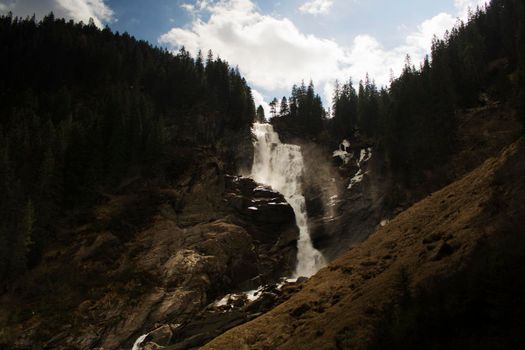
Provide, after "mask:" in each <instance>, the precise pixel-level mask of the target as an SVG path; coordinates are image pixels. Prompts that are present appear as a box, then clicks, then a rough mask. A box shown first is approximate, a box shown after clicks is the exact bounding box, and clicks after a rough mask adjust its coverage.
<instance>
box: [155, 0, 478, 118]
mask: <svg viewBox="0 0 525 350" xmlns="http://www.w3.org/2000/svg"><path fill="white" fill-rule="evenodd" d="M454 1H455V4H456V9H457V13H456V14H449V13H440V14H438V15H436V16H434V17H432V18H430V19H428V20H425V21H423V22H422V23H421V24H420V25H419V26H417V27H416V28H415V29H414V30H413V31H412V32H409V33H408V34H407V35H406V37H405V40H404V42H403V43H402V44H400V45H398V46H396V47H389V48H387V47H385V46H384V45H383V44H382V43H381V42H380V41H379V40H377V39H376V38H374V37H373V36H371V35H368V34H362V35H358V36H356V37H355V38H354V40H353V42H352V44H351V45H350V46H349V47H343V46H341V45H339V44H338V43H337V42H335V41H334V40H330V39H325V38H320V37H318V36H315V35H311V34H306V33H303V32H301V31H300V30H299V29H298V28H297V27H296V26H295V24H294V23H293V22H292V21H291V20H289V19H287V18H277V17H274V16H270V15H264V14H261V13H260V12H259V10H258V9H257V8H256V6H255V4H254V3H253V2H252V1H251V0H219V1H215V2H211V1H205V0H199V1H197V2H196V3H195V8H196V13H197V15H196V17H195V19H194V21H193V22H192V23H191V25H190V26H189V27H185V28H178V27H175V28H173V29H171V30H170V31H169V32H167V33H165V34H163V35H162V36H161V37H160V38H159V42H160V43H162V44H166V45H168V46H169V47H172V48H173V49H178V48H179V47H180V46H183V45H184V46H185V47H186V49H187V50H189V51H190V52H193V53H196V52H197V51H198V50H199V49H202V50H203V51H206V50H208V49H212V50H213V52H214V53H215V54H218V55H220V57H222V58H224V59H226V60H227V61H228V62H230V63H231V64H233V65H238V66H239V68H240V70H241V72H242V74H243V75H244V76H245V77H246V78H247V80H248V82H249V83H250V85H251V86H252V87H253V88H255V89H256V90H254V98H255V100H256V104H262V105H263V106H264V107H265V110H266V111H268V109H267V108H268V107H267V103H265V102H264V99H263V95H262V94H261V93H259V91H263V92H265V93H266V95H271V94H272V93H271V92H272V91H276V90H280V91H282V90H289V89H290V88H291V86H292V85H293V84H294V83H299V82H300V81H301V80H303V79H304V80H306V81H308V80H309V79H312V80H313V81H314V83H315V84H316V87H317V90H318V91H320V92H322V93H323V94H324V97H325V101H327V102H328V101H330V99H331V97H330V96H331V93H332V91H333V82H334V81H335V79H340V80H341V81H346V80H347V79H348V78H349V77H352V79H353V81H354V83H356V84H357V83H358V82H359V80H362V79H364V78H365V76H366V74H367V73H368V74H369V76H370V78H371V79H374V80H375V82H376V83H377V84H378V85H379V86H382V85H387V84H388V83H389V80H390V77H391V73H392V72H393V73H394V76H398V75H399V74H400V73H401V71H402V69H403V67H404V63H405V57H406V55H407V54H409V55H410V56H411V58H412V62H413V63H414V64H415V65H416V66H417V65H418V64H419V62H421V61H422V60H423V58H424V57H425V55H427V54H429V53H430V47H431V43H432V38H433V37H434V35H437V36H438V37H442V36H443V34H444V33H445V31H446V30H449V29H451V28H452V27H453V26H454V24H455V23H456V22H457V20H458V18H460V17H461V16H462V15H463V12H464V11H466V10H465V9H466V8H468V7H469V6H471V7H472V6H473V5H478V4H481V3H482V2H484V1H481V0H454ZM199 11H206V14H207V15H209V16H207V17H206V18H207V20H203V19H202V18H201V17H200V16H199V15H198V13H199ZM465 13H466V12H465ZM257 90H258V91H257Z"/></svg>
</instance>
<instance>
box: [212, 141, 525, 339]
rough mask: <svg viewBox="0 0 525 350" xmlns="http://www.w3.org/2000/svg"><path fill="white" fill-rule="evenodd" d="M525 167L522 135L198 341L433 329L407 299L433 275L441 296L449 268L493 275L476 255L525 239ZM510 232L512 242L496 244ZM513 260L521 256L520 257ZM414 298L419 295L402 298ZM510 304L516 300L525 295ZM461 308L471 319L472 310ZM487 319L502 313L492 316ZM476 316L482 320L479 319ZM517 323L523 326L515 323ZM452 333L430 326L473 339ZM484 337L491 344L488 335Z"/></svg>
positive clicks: (470, 290) (497, 303)
mask: <svg viewBox="0 0 525 350" xmlns="http://www.w3.org/2000/svg"><path fill="white" fill-rule="evenodd" d="M524 173H525V142H524V141H523V140H520V141H517V142H515V143H514V144H512V145H511V146H509V147H507V148H506V149H505V150H504V151H503V152H502V153H501V154H500V155H499V156H497V157H493V158H490V159H488V160H487V161H485V162H484V163H483V164H482V165H481V166H479V167H478V168H476V169H475V170H473V171H472V172H470V173H468V174H467V175H465V176H464V177H463V178H461V179H460V180H458V181H456V182H454V183H452V184H451V185H449V186H447V187H445V188H443V189H442V190H440V191H438V192H436V193H434V194H432V195H431V196H428V197H427V198H426V199H424V200H422V201H421V202H419V203H417V204H415V205H414V206H412V207H411V208H409V209H408V210H406V211H404V212H403V213H401V214H400V215H399V216H397V217H396V218H395V219H394V220H393V221H392V222H391V223H390V224H389V225H388V226H386V227H384V228H381V229H379V230H378V231H377V232H376V233H375V234H373V235H372V236H371V237H370V238H369V239H368V240H367V241H365V242H364V243H362V244H361V245H359V246H357V247H355V248H353V249H352V250H351V251H349V252H348V253H347V254H345V255H344V256H343V257H341V258H340V259H338V260H336V261H334V262H333V263H332V264H330V266H328V267H326V268H325V269H323V270H321V271H320V272H319V273H318V274H317V275H316V276H314V277H313V278H312V279H311V280H310V281H309V282H308V284H307V285H306V286H305V288H304V289H303V290H302V291H301V292H300V293H298V294H296V295H295V296H294V297H292V298H291V299H290V300H289V301H288V302H286V303H284V304H282V305H280V306H279V307H277V308H276V309H274V310H272V311H271V312H269V313H267V314H265V315H264V316H262V317H260V318H258V319H256V320H254V321H252V322H250V323H247V324H245V325H242V326H240V327H238V328H235V329H233V330H231V331H229V332H227V333H225V334H223V335H222V336H220V337H218V338H216V339H215V340H214V341H212V342H211V343H209V344H207V345H206V346H205V347H204V349H362V348H373V347H377V348H384V346H385V344H390V343H391V342H393V341H394V340H392V339H393V338H395V337H396V336H397V337H398V338H400V339H398V341H399V342H400V344H403V343H404V342H405V343H406V341H409V340H410V339H405V338H404V336H403V334H404V332H405V333H407V334H408V333H409V332H408V331H407V329H408V330H410V329H411V327H412V328H414V327H415V328H416V329H415V331H417V332H419V333H422V332H423V333H424V332H428V333H429V334H432V333H433V332H432V331H433V330H428V329H417V326H418V325H417V318H416V317H415V316H417V313H418V312H419V310H415V311H414V312H413V314H414V315H415V316H414V317H412V319H411V318H410V315H408V314H409V313H410V312H409V311H410V310H411V308H412V309H414V308H416V309H417V306H418V305H420V306H421V305H422V300H426V299H424V297H423V295H425V293H426V292H425V291H428V290H429V288H433V287H435V286H436V281H443V283H445V284H444V285H442V289H443V291H442V292H441V293H442V294H443V293H445V295H444V298H447V296H446V292H447V289H448V287H449V286H448V285H446V283H452V282H451V281H452V280H451V278H454V276H469V275H470V274H471V273H474V274H477V275H476V276H479V280H487V279H488V280H490V279H494V277H495V276H496V277H497V275H498V272H497V271H496V272H495V273H494V272H493V274H492V275H491V274H490V273H488V272H487V273H486V271H479V270H480V269H476V267H477V266H480V264H481V263H483V264H485V265H486V266H488V267H491V266H494V264H495V263H494V262H493V261H482V260H483V259H482V257H483V256H485V257H486V256H494V259H495V261H502V260H501V257H505V256H508V255H509V254H511V252H510V251H511V250H512V247H515V246H516V244H518V245H519V244H522V243H523V241H524V240H523V239H522V238H521V236H522V231H523V229H522V227H523V226H522V224H523V223H524V222H523V221H524V220H525V219H524V218H525V208H524V204H523V199H524V198H525V189H524V187H525V185H524V180H523V179H522V174H524ZM513 241H516V242H517V243H515V244H513V243H509V244H498V242H513ZM522 246H523V245H522ZM506 250H509V254H507V252H506ZM491 254H492V255H491ZM522 258H523V257H522V256H521V255H519V254H518V257H517V258H516V259H518V260H519V261H520V262H521V261H523V260H520V259H522ZM505 263H506V262H505V261H504V260H503V263H500V265H502V266H503V267H502V269H503V271H509V268H507V266H506V265H505ZM514 265H516V266H519V263H518V264H514ZM509 266H510V265H509ZM520 276H521V274H520V273H519V271H515V272H513V271H510V274H508V276H507V277H509V278H507V279H505V280H502V281H501V283H504V282H507V280H514V279H517V278H519V277H520ZM502 278H503V277H502ZM495 282H496V284H497V282H498V281H497V280H496V281H495ZM456 284H457V282H456ZM438 285H439V284H438ZM484 287H485V285H484V284H480V283H477V284H476V283H473V284H470V285H466V286H465V287H464V288H463V289H462V288H457V287H456V285H451V286H450V288H451V289H450V290H451V293H460V292H459V290H461V291H463V292H465V294H466V295H477V294H483V290H482V289H483V288H484ZM500 287H501V286H500ZM518 287H519V288H521V287H522V285H521V284H518ZM505 288H506V286H505V287H503V289H505ZM508 288H511V287H510V286H509V287H508ZM436 293H440V292H436ZM518 293H519V291H518ZM427 294H428V293H427ZM496 294H497V293H496ZM507 294H508V293H499V294H497V295H496V296H495V297H494V298H496V299H495V300H494V301H493V302H492V307H493V308H494V309H495V310H496V311H495V312H496V313H501V312H502V308H504V307H503V306H501V305H503V304H504V303H505V300H500V299H505V298H507V299H508V297H509V296H508V295H507ZM511 294H512V292H511ZM436 295H437V296H440V295H439V294H436ZM512 295H513V296H515V295H514V294H512ZM451 297H452V298H454V297H456V296H451ZM410 298H411V299H412V300H415V301H414V302H412V303H410V302H407V299H410ZM467 298H469V297H467ZM456 299H457V298H456ZM481 299H483V298H481ZM429 300H432V298H430V299H429ZM468 301H470V300H467V302H468ZM423 304H424V303H423ZM460 304H461V302H460ZM483 307H484V306H483V305H482V306H480V308H483ZM514 307H518V309H520V308H521V307H522V305H514ZM407 310H408V311H407ZM521 310H523V309H521ZM465 312H466V313H467V316H468V317H467V319H470V318H469V317H471V316H472V315H470V314H468V312H467V311H465ZM407 315H408V316H407ZM462 315H463V314H462ZM463 316H465V315H463ZM429 317H437V318H438V321H439V317H442V318H443V317H444V318H443V319H442V321H443V322H448V320H447V319H446V315H445V316H443V315H441V316H438V315H429ZM492 321H493V322H498V320H497V319H493V320H492ZM402 322H405V325H404V326H403V324H402ZM479 322H480V324H484V321H483V320H479ZM486 322H489V323H490V322H491V320H487V321H486ZM486 322H485V323H486ZM522 323H523V322H522ZM400 324H401V325H400ZM501 326H503V325H501ZM403 327H404V329H403ZM421 327H422V326H420V327H419V328H421ZM498 327H500V325H498V324H494V325H493V327H492V328H491V329H492V330H493V333H495V334H497V336H496V337H495V338H494V337H493V338H491V339H492V340H493V341H494V339H497V340H499V341H508V342H511V341H512V339H511V338H512V334H511V335H509V334H505V332H504V330H502V329H498ZM489 328H490V327H489ZM514 328H516V329H518V330H519V329H523V327H521V326H520V325H519V324H518V325H514ZM478 332H483V330H478ZM456 333H457V334H453V335H452V334H437V335H436V334H434V336H436V339H437V340H436V341H437V342H439V340H440V338H441V340H443V339H447V338H451V337H455V338H458V339H459V340H458V339H456V342H455V343H454V344H456V345H457V347H459V348H460V347H461V346H460V345H458V344H463V347H464V348H470V347H471V346H469V345H465V344H469V343H468V341H469V340H468V339H466V340H465V338H469V337H468V336H464V335H462V333H461V332H456ZM513 334H520V333H519V332H516V333H513ZM481 335H483V334H481ZM498 336H499V338H498ZM415 337H416V338H417V335H416V336H415ZM472 337H473V336H472V335H471V336H470V338H472ZM487 337H488V335H487ZM414 342H416V340H414ZM466 342H467V343H466ZM479 342H481V341H479ZM381 344H383V346H381ZM440 344H441V345H439V344H438V345H437V346H438V347H437V348H445V345H443V344H444V343H443V341H442V342H441V343H440ZM427 345H428V344H427ZM456 345H453V346H450V347H456ZM501 345H503V348H505V345H504V344H501ZM485 346H486V347H485V348H490V346H489V345H488V343H486V344H485ZM487 346H489V347H487ZM388 347H389V348H395V347H396V345H395V344H393V345H392V344H390V345H389V346H388ZM406 348H409V346H407V347H406ZM413 348H417V346H415V345H414V346H413ZM482 348H483V347H482Z"/></svg>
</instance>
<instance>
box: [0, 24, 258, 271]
mask: <svg viewBox="0 0 525 350" xmlns="http://www.w3.org/2000/svg"><path fill="white" fill-rule="evenodd" d="M0 42H1V43H2V45H0V67H1V68H0V70H1V73H0V117H1V119H0V187H1V191H0V192H1V193H2V197H1V198H0V200H1V202H0V215H1V218H0V223H1V224H0V242H1V243H0V249H1V251H0V276H1V278H0V279H1V280H3V281H7V280H9V279H13V278H15V277H17V276H19V275H20V274H22V273H23V272H24V271H25V269H26V268H27V267H28V264H30V263H31V259H33V261H34V260H36V259H38V255H39V253H40V252H41V250H42V249H43V247H45V245H46V242H48V241H50V240H52V239H53V232H54V229H55V228H54V227H53V223H56V221H57V220H60V218H61V216H63V214H64V211H66V210H72V209H74V208H79V207H82V206H86V205H92V204H93V203H94V201H96V199H97V195H98V194H100V193H103V192H104V191H111V190H113V189H114V188H115V187H118V185H119V184H120V183H121V182H122V180H123V179H126V178H132V177H134V176H143V177H155V178H159V172H162V171H163V170H164V169H162V162H163V160H164V159H165V157H166V152H168V151H169V149H168V148H167V144H168V143H181V144H189V145H197V144H204V145H205V144H215V143H216V142H218V141H220V140H221V138H222V137H223V136H224V135H225V134H226V133H227V132H229V131H230V132H231V131H238V130H246V128H248V129H249V126H250V125H251V123H252V121H253V118H254V114H255V107H254V104H253V99H252V95H251V90H250V88H249V87H248V86H247V84H246V81H245V80H244V79H243V78H242V77H241V76H240V74H239V71H238V70H237V69H235V68H232V67H230V66H229V65H228V63H227V62H225V61H223V60H221V59H220V58H214V57H213V53H212V52H209V53H208V55H207V57H203V55H202V54H201V53H200V54H199V55H198V56H197V57H196V58H195V59H194V58H192V57H191V56H190V54H189V53H188V52H186V51H185V50H184V49H182V50H181V51H180V52H179V53H178V54H177V55H172V54H171V53H169V52H167V51H166V50H162V49H158V48H154V47H152V46H151V45H149V44H148V43H146V42H143V41H137V40H135V39H134V38H132V37H130V36H129V35H128V34H126V33H124V34H118V33H112V32H111V31H110V30H109V29H107V28H106V29H104V30H100V29H98V28H97V27H96V26H95V25H94V24H93V23H90V24H82V23H73V22H72V21H70V22H66V21H65V20H63V19H55V18H54V16H53V15H52V14H51V15H49V16H47V17H45V18H44V19H43V20H42V21H36V20H35V18H34V17H33V18H27V19H21V18H14V17H13V16H11V15H9V16H3V17H1V18H0ZM196 119H198V120H196ZM168 129H170V130H175V131H174V132H171V135H170V136H169V137H171V138H172V140H168V139H167V137H168V135H167V132H166V130H168Z"/></svg>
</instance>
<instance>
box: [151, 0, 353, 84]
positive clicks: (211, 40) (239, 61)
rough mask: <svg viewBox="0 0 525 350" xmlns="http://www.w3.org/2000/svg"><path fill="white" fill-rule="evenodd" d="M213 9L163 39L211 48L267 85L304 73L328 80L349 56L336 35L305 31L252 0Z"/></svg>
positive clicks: (194, 48)
mask: <svg viewBox="0 0 525 350" xmlns="http://www.w3.org/2000/svg"><path fill="white" fill-rule="evenodd" d="M208 10H209V11H210V18H209V20H208V21H206V22H205V21H202V20H201V19H198V18H197V19H196V20H195V21H194V22H193V23H192V25H191V27H190V28H173V29H172V30H170V31H169V32H168V33H165V34H163V35H162V36H161V37H160V39H159V41H160V43H162V44H167V45H169V46H171V47H173V48H178V47H180V46H185V47H186V49H187V50H188V51H190V52H193V53H195V52H197V51H198V50H199V49H203V50H207V49H211V50H212V51H213V52H215V53H216V54H219V55H220V56H221V57H222V58H225V59H226V60H227V61H229V62H230V63H232V64H235V65H239V67H240V68H241V70H242V72H243V74H244V75H245V76H246V78H247V79H248V80H249V81H250V82H251V83H253V84H255V86H256V87H259V88H263V89H266V90H274V89H279V88H286V89H288V88H290V87H291V85H292V84H293V83H296V82H298V81H301V79H310V78H312V79H314V80H315V81H321V80H325V77H326V76H327V75H328V76H332V75H334V74H336V72H337V70H338V67H339V64H340V63H341V58H343V57H344V52H343V49H342V48H341V47H340V46H339V45H338V44H337V43H335V42H334V41H332V40H327V39H320V38H318V37H316V36H313V35H305V34H303V33H301V32H300V31H299V29H298V28H297V27H296V26H295V25H294V24H293V23H292V22H291V21H290V20H289V19H286V18H284V19H278V18H275V17H271V16H266V15H262V14H260V13H259V12H258V11H257V10H256V8H255V5H254V4H253V3H252V2H251V1H250V0H231V1H221V2H219V3H217V4H215V5H209V6H208Z"/></svg>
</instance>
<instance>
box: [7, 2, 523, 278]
mask: <svg viewBox="0 0 525 350" xmlns="http://www.w3.org/2000/svg"><path fill="white" fill-rule="evenodd" d="M524 18H525V3H524V2H523V1H522V0H492V1H491V3H490V5H488V6H487V8H486V9H483V10H477V11H476V12H474V13H472V14H471V15H470V20H469V22H468V23H459V24H458V25H457V26H456V27H455V28H454V29H453V30H452V31H451V32H450V33H448V34H447V36H446V37H445V38H444V39H443V40H438V39H436V40H434V42H433V45H432V52H431V55H430V57H428V58H427V59H425V60H424V62H423V63H422V64H421V65H420V67H419V68H416V67H415V66H414V65H413V63H412V62H410V59H407V63H406V66H405V68H404V70H403V73H402V74H401V76H400V77H399V78H397V79H395V80H393V81H392V82H391V85H390V87H389V88H379V87H377V86H376V85H375V84H374V82H373V80H371V79H366V80H365V81H364V82H359V83H358V84H357V85H354V84H353V83H352V81H351V80H350V81H348V82H345V83H343V84H340V85H338V87H337V88H336V92H335V95H334V98H333V102H332V106H331V109H332V116H333V117H332V118H328V116H327V113H326V111H325V109H324V108H323V106H322V101H321V98H320V97H319V95H318V94H316V93H315V89H314V86H313V84H312V83H310V84H308V85H305V84H304V83H302V84H300V85H299V86H294V87H293V89H292V92H291V96H290V97H289V98H286V97H285V98H283V99H281V100H280V101H278V100H277V99H275V100H274V101H272V103H271V113H272V115H273V116H274V117H275V118H273V119H272V123H276V124H277V123H278V124H280V125H285V126H286V128H287V129H288V130H293V131H294V132H295V133H296V134H297V135H300V136H302V137H306V138H309V139H315V140H317V141H318V142H322V143H327V144H331V145H332V146H333V144H334V143H338V142H339V141H341V140H342V139H343V138H349V139H353V138H354V136H355V131H356V130H359V131H360V133H361V134H362V135H364V137H366V138H369V139H371V140H373V142H374V143H375V145H376V151H381V152H382V153H383V154H384V155H385V159H386V160H387V164H388V167H389V170H390V171H391V173H392V175H393V177H394V181H396V182H397V183H400V184H403V185H404V186H411V185H413V184H416V183H418V182H419V181H420V180H421V178H422V176H423V173H424V170H426V169H430V168H432V167H433V166H435V165H436V164H438V163H441V162H445V161H446V159H447V157H449V156H450V155H451V153H452V152H453V150H454V147H455V143H456V130H457V116H456V111H458V110H461V109H464V108H470V107H476V106H479V104H480V103H481V102H482V101H480V100H485V101H488V100H492V101H500V102H501V103H506V104H510V105H511V106H513V107H515V108H516V110H517V111H518V113H520V114H521V115H522V116H524V115H525V21H524V20H523V19H524ZM278 110H279V112H277V111H278ZM255 118H256V120H258V121H264V120H265V117H264V111H263V109H262V108H258V110H257V111H256V110H255V106H254V104H253V98H252V94H251V90H250V88H249V87H248V86H247V84H246V81H245V80H244V79H243V78H242V76H241V75H240V73H239V71H238V70H237V69H234V68H231V67H230V66H229V65H228V63H227V62H225V61H223V60H221V59H219V58H214V57H213V55H212V54H211V53H209V54H208V56H207V57H206V58H204V57H203V55H202V54H199V55H197V57H196V58H192V57H191V56H190V55H189V53H188V52H186V51H185V50H184V49H182V50H181V51H180V52H179V53H178V54H177V55H173V54H171V53H169V52H167V51H166V50H162V49H158V48H153V47H151V46H150V45H149V44H148V43H146V42H144V41H137V40H135V39H134V38H132V37H130V36H129V35H128V34H125V33H124V34H119V33H112V32H111V31H110V30H109V29H107V28H106V29H104V30H100V29H98V28H97V27H96V26H95V25H94V24H93V23H90V24H87V25H86V24H82V23H78V24H76V23H73V22H72V21H69V22H67V21H65V20H62V19H55V18H54V17H53V15H49V16H47V17H45V18H44V19H43V20H42V21H41V22H37V21H35V19H34V18H28V19H20V18H13V17H12V16H11V15H8V16H3V17H0V191H1V193H2V196H1V199H0V278H1V279H2V280H3V281H7V280H9V279H13V278H15V277H16V276H18V275H20V274H21V273H23V272H24V270H25V269H26V268H27V267H28V266H29V265H31V263H32V262H36V261H37V259H38V257H39V255H40V253H41V251H42V250H43V249H44V248H45V246H46V244H47V243H48V242H50V241H52V240H53V238H54V232H55V231H56V230H55V227H54V226H55V224H56V222H57V220H59V219H60V216H61V215H62V213H63V212H64V210H65V209H76V208H80V207H83V206H90V205H93V203H95V202H96V200H97V196H98V194H99V193H102V192H104V191H111V190H112V189H113V188H115V187H118V186H119V184H121V183H122V182H123V180H125V179H127V178H133V177H136V176H141V177H145V178H148V177H149V178H159V177H162V173H163V170H165V166H166V164H165V163H166V157H168V155H167V154H168V153H173V152H174V151H176V150H177V147H173V146H174V145H188V144H189V145H199V144H212V145H213V144H217V143H220V142H223V141H224V140H228V139H230V138H231V135H233V134H235V133H239V132H242V133H249V128H250V125H251V124H252V122H253V121H254V120H255ZM523 120H524V121H525V117H523Z"/></svg>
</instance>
